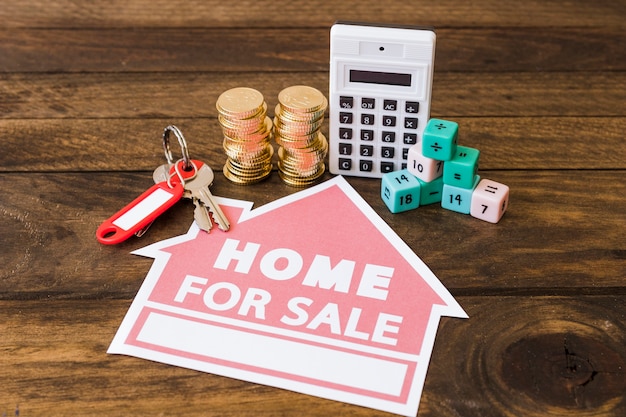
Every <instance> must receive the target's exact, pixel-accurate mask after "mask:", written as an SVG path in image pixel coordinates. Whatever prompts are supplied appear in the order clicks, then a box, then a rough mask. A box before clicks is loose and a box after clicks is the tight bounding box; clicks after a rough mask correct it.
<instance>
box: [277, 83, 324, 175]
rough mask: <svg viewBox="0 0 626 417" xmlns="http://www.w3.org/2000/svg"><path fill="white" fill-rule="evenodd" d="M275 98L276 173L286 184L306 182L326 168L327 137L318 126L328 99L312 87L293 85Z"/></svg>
mask: <svg viewBox="0 0 626 417" xmlns="http://www.w3.org/2000/svg"><path fill="white" fill-rule="evenodd" d="M278 102H279V104H278V105H277V106H276V111H275V117H274V138H275V139H276V143H277V144H278V145H279V148H278V173H279V175H280V177H281V178H282V180H283V181H284V182H285V183H287V184H289V185H293V186H299V187H304V186H307V185H310V184H312V183H313V182H315V181H316V180H317V179H318V178H319V177H321V176H322V174H323V173H324V170H325V169H326V167H325V165H324V158H325V157H326V154H327V153H328V141H327V140H326V137H325V136H324V135H323V134H322V133H321V132H320V128H321V127H322V123H323V122H324V112H325V111H326V108H327V107H328V100H327V99H326V97H324V95H323V94H322V93H321V92H320V91H319V90H317V89H315V88H313V87H308V86H304V85H296V86H292V87H287V88H285V89H284V90H282V91H281V92H280V93H279V94H278Z"/></svg>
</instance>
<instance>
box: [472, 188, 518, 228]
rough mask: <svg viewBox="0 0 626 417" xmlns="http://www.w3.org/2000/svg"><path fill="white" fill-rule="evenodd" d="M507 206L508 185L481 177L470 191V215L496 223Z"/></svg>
mask: <svg viewBox="0 0 626 417" xmlns="http://www.w3.org/2000/svg"><path fill="white" fill-rule="evenodd" d="M508 206H509V187H508V186H506V185H504V184H500V183H499V182H495V181H492V180H488V179H483V180H481V181H480V182H479V183H478V185H477V186H476V188H475V189H474V192H473V193H472V204H471V208H470V215H471V216H472V217H476V218H477V219H481V220H484V221H486V222H489V223H498V222H499V221H500V219H501V218H502V216H503V215H504V212H505V211H506V209H507V208H508Z"/></svg>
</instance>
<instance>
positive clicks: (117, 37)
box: [0, 0, 626, 417]
mask: <svg viewBox="0 0 626 417" xmlns="http://www.w3.org/2000/svg"><path fill="white" fill-rule="evenodd" d="M1 3H2V4H1V5H0V138H1V139H2V148H1V149H2V152H0V191H2V193H1V194H0V237H1V239H2V243H3V248H2V251H0V265H2V268H0V381H2V382H1V383H0V415H2V416H4V415H6V416H10V415H14V414H15V410H16V407H19V410H20V415H21V416H29V417H30V416H44V415H45V416H50V415H52V416H67V415H84V416H91V415H94V416H95V415H98V416H102V415H107V416H108V415H112V416H116V415H138V416H143V415H147V416H153V415H154V416H159V415H173V416H177V415H186V416H207V415H208V416H248V415H249V416H253V415H254V416H293V415H307V416H329V415H342V416H343V415H346V416H382V415H386V414H384V413H381V412H377V411H374V410H370V409H366V408H361V407H356V406H350V405H347V404H342V403H339V402H335V401H329V400H324V399H320V398H316V397H312V396H306V395H300V394H295V393H292V392H289V391H284V390H280V389H275V388H271V387H266V386H261V385H256V384H251V383H247V382H243V381H238V380H234V379H230V378H224V377H220V376H216V375H211V374H205V373H202V372H196V371H191V370H187V369H183V368H178V367H173V366H168V365H163V364H159V363H154V362H150V361H145V360H141V359H137V358H131V357H126V356H117V355H107V354H106V350H107V347H108V345H109V343H110V342H111V340H112V337H113V335H114V334H115V331H116V330H117V328H118V326H119V325H120V322H121V320H122V318H123V317H124V315H125V313H126V311H127V309H128V307H129V305H130V303H131V301H132V299H133V297H134V296H135V294H136V293H137V291H138V289H139V287H140V286H141V283H142V281H143V279H144V277H145V276H146V274H147V272H148V270H149V269H150V267H151V265H152V259H148V258H143V257H139V256H135V255H132V254H131V253H130V252H131V251H133V250H135V249H138V248H140V247H143V246H145V245H148V244H150V243H153V242H156V241H159V240H162V239H166V238H169V237H172V236H176V235H180V234H183V233H185V232H186V231H187V230H188V228H189V226H190V224H191V221H192V218H193V208H192V205H191V204H190V203H189V202H181V203H179V204H177V205H176V206H175V207H174V208H172V209H171V210H169V211H168V212H167V213H166V214H164V215H163V216H162V217H161V218H159V219H158V220H157V221H156V222H155V223H154V224H153V225H152V227H151V228H150V230H149V231H148V233H147V234H146V235H145V236H144V237H142V238H133V239H130V240H128V241H127V242H125V243H123V244H121V245H118V246H114V247H111V246H103V245H100V244H98V243H97V242H96V239H95V230H96V228H97V226H98V225H99V224H100V223H101V222H102V221H103V220H104V219H106V218H108V217H109V216H110V215H111V214H112V213H114V212H115V211H117V210H118V209H119V208H120V207H122V206H123V205H125V204H126V203H127V202H129V201H131V199H133V198H135V197H136V196H137V195H138V194H139V193H141V192H142V191H144V190H145V189H146V188H147V187H149V186H150V185H151V184H152V179H151V177H152V176H151V174H152V170H153V169H154V168H156V166H158V165H159V164H161V163H163V162H164V156H163V151H162V148H161V133H162V131H163V128H164V127H165V126H166V125H168V124H172V123H173V124H176V125H177V126H179V127H180V128H181V129H182V131H183V132H184V134H185V136H186V138H187V141H188V142H189V148H190V152H191V154H192V156H193V157H194V158H198V159H201V160H203V161H205V162H207V163H209V164H210V165H211V166H213V167H221V165H222V164H223V162H224V159H225V156H224V153H223V150H222V149H221V131H220V128H219V126H218V124H217V120H216V118H217V111H216V109H215V101H216V99H217V97H218V96H219V94H221V93H222V92H223V91H225V90H227V89H229V88H232V87H238V86H249V87H253V88H256V89H258V90H260V91H261V92H262V93H263V94H264V96H265V98H266V101H267V102H268V104H269V108H270V109H271V110H270V115H272V114H273V108H274V105H275V104H276V102H277V95H278V93H279V92H280V91H281V90H282V89H283V88H285V87H287V86H290V85H295V84H306V85H310V86H313V87H316V88H318V89H319V90H321V91H322V92H324V93H327V90H328V43H329V32H328V30H329V27H330V26H331V25H332V23H333V22H334V21H336V20H338V19H340V20H355V21H375V22H382V23H385V22H386V23H393V24H421V25H432V26H435V28H436V31H437V53H436V64H435V76H434V85H433V100H432V111H431V115H432V116H433V117H440V118H444V119H451V120H454V121H457V122H458V123H459V125H460V136H459V142H460V143H461V144H462V145H465V146H471V147H475V148H477V149H479V150H481V157H480V158H481V159H480V167H479V174H480V175H481V176H482V177H484V178H489V179H493V180H495V181H498V182H502V183H505V184H507V185H509V186H510V188H511V204H510V207H509V209H508V211H507V213H506V214H505V216H504V218H503V219H502V220H501V221H500V223H498V224H497V225H492V224H488V223H485V222H482V221H480V220H478V219H475V218H472V217H470V216H464V215H461V214H458V213H454V212H451V211H447V210H444V209H442V208H441V207H440V206H438V205H432V206H426V207H421V208H419V209H417V210H415V211H411V212H406V213H401V214H391V213H390V212H389V211H388V210H387V208H386V207H385V205H384V204H383V202H382V200H381V198H380V196H379V195H380V182H379V181H373V180H368V179H359V178H348V181H349V183H350V184H351V185H352V186H353V187H354V188H355V189H356V190H357V192H358V193H359V194H360V195H361V196H362V197H363V198H364V199H365V200H366V201H367V202H368V203H369V204H370V205H371V206H372V208H373V209H374V210H375V211H376V212H377V213H378V214H379V215H380V216H381V217H382V218H383V220H384V221H385V222H386V223H387V224H389V225H390V226H391V227H392V229H393V230H394V231H395V232H396V233H397V234H398V235H399V236H400V237H401V238H402V239H403V240H404V241H405V242H406V243H407V244H408V245H409V247H411V249H413V250H414V251H415V253H416V254H417V255H418V256H419V257H420V258H422V259H423V260H424V262H425V263H426V264H427V265H428V266H429V267H430V268H431V269H432V270H433V272H434V273H435V275H436V276H437V277H438V278H439V279H440V280H441V281H442V282H443V284H444V285H445V286H446V287H448V288H449V289H450V291H451V292H452V294H453V295H454V296H455V298H456V299H457V300H458V301H459V303H460V304H461V305H462V307H463V308H464V309H465V310H466V311H467V313H468V314H469V316H470V318H469V319H467V320H459V319H448V318H443V319H442V322H441V326H440V327H439V331H438V334H437V338H436V342H435V348H434V351H433V357H432V361H431V363H430V366H429V371H428V375H427V379H426V385H425V387H424V392H423V396H422V402H421V406H420V413H419V416H420V417H424V416H427V417H435V416H436V417H458V416H463V417H475V416H476V417H479V416H480V417H518V416H530V417H540V416H541V417H543V416H563V415H567V416H575V417H623V416H624V415H626V383H625V381H626V375H625V369H626V336H625V335H626V324H625V323H626V318H625V316H624V314H625V313H624V312H625V311H626V286H625V285H624V282H625V281H624V280H625V278H626V239H625V238H624V230H626V199H625V196H626V185H625V184H626V183H625V182H624V175H625V174H626V146H624V131H625V130H626V112H625V109H626V108H625V107H624V103H625V102H626V88H625V86H626V72H625V70H626V55H624V53H623V45H624V43H625V41H626V37H625V33H626V30H625V29H626V3H624V2H623V1H608V0H607V1H605V0H599V1H595V2H589V1H583V0H568V1H562V0H557V1H551V2H545V1H539V0H527V1H511V2H502V1H499V0H477V1H472V2H463V1H459V0H443V1H437V2H426V1H406V0H391V1H386V2H380V1H372V0H362V1H343V2H322V1H307V2H294V1H285V0H274V1H265V0H258V1H247V0H245V1H240V2H223V1H216V0H207V1H198V0H192V1H184V2H181V1H176V0H168V1H165V0H124V1H120V0H111V1H83V0H50V1H42V0H24V1H3V2H1ZM322 130H323V131H327V130H328V123H327V122H326V123H325V124H324V126H323V128H322ZM176 150H177V149H176ZM328 178H331V175H330V174H328V173H326V174H325V176H324V179H328ZM212 191H213V192H214V193H215V194H216V195H220V196H226V197H230V198H234V199H240V200H246V201H252V202H254V205H255V207H259V206H261V205H264V204H267V203H269V202H271V201H274V200H276V199H278V198H281V197H284V196H287V195H289V194H292V193H294V192H296V191H298V189H296V188H293V187H290V186H287V185H285V184H283V183H282V182H281V181H280V179H279V177H278V175H277V174H276V172H274V173H273V175H272V176H271V177H270V178H269V180H267V181H265V182H262V183H260V184H258V185H255V186H251V187H242V186H236V185H234V184H232V183H230V182H229V181H227V180H226V179H225V178H224V177H223V176H222V175H218V176H217V177H216V180H215V184H214V186H213V187H212ZM324 215H336V213H324Z"/></svg>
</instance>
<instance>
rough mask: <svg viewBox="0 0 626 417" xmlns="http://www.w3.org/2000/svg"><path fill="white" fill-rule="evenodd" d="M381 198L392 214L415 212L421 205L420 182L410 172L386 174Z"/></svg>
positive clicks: (382, 182)
mask: <svg viewBox="0 0 626 417" xmlns="http://www.w3.org/2000/svg"><path fill="white" fill-rule="evenodd" d="M380 196H381V198H382V199H383V202H384V203H385V205H386V206H387V208H388V209H389V211H391V212H392V213H401V212H403V211H408V210H413V209H416V208H418V207H419V205H420V182H419V180H418V179H417V178H415V177H414V176H413V175H412V174H411V173H410V172H409V171H408V170H406V169H403V170H401V171H394V172H389V173H387V174H384V175H383V176H382V179H381V186H380Z"/></svg>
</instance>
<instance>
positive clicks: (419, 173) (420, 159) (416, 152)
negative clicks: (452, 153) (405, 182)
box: [407, 143, 443, 182]
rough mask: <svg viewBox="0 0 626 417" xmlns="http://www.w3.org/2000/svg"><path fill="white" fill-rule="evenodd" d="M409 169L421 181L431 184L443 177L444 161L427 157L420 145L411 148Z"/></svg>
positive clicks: (408, 159) (408, 162)
mask: <svg viewBox="0 0 626 417" xmlns="http://www.w3.org/2000/svg"><path fill="white" fill-rule="evenodd" d="M407 169H408V170H409V172H410V173H411V174H413V175H414V176H416V177H417V178H419V179H420V180H422V181H424V182H431V181H433V180H434V179H436V178H439V177H441V176H442V175H443V161H438V160H436V159H432V158H427V157H425V156H424V154H423V153H422V144H420V143H418V144H415V145H413V146H411V147H410V148H409V152H408V156H407Z"/></svg>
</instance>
